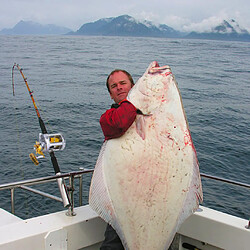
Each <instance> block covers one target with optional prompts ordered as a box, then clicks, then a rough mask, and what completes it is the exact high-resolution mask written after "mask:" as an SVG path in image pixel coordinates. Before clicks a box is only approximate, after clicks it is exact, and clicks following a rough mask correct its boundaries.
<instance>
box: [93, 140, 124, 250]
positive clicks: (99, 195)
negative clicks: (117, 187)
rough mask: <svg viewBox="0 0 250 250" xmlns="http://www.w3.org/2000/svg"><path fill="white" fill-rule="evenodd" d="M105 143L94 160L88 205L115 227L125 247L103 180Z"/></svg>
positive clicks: (121, 231)
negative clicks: (95, 160)
mask: <svg viewBox="0 0 250 250" xmlns="http://www.w3.org/2000/svg"><path fill="white" fill-rule="evenodd" d="M107 143H108V141H105V142H104V144H103V146H102V148H101V151H100V154H99V157H98V159H97V162H96V166H95V170H94V173H93V176H92V180H91V185H90V191H89V205H90V207H91V208H92V209H93V210H94V211H95V212H96V213H97V214H98V215H99V216H100V217H101V218H102V219H103V220H104V221H106V222H107V223H108V224H110V225H111V226H112V227H113V228H114V229H115V231H116V232H117V234H118V235H119V237H120V239H121V241H122V243H123V246H124V247H125V249H127V242H126V239H125V235H124V233H123V230H122V228H121V225H120V223H119V221H118V220H117V215H116V213H115V209H114V207H113V205H112V200H111V198H110V195H109V190H108V186H107V183H106V181H105V180H106V178H105V174H104V171H103V169H102V168H103V166H104V157H103V155H104V152H105V150H106V147H107V146H106V145H107Z"/></svg>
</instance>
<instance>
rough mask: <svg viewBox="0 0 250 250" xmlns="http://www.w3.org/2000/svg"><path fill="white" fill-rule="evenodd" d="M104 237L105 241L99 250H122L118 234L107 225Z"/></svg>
mask: <svg viewBox="0 0 250 250" xmlns="http://www.w3.org/2000/svg"><path fill="white" fill-rule="evenodd" d="M104 236H105V239H104V241H103V243H102V245H101V248H100V250H124V247H123V245H122V242H121V240H120V238H119V236H118V234H117V233H116V231H115V230H114V229H113V227H111V226H110V225H109V224H108V225H107V228H106V231H105V234H104Z"/></svg>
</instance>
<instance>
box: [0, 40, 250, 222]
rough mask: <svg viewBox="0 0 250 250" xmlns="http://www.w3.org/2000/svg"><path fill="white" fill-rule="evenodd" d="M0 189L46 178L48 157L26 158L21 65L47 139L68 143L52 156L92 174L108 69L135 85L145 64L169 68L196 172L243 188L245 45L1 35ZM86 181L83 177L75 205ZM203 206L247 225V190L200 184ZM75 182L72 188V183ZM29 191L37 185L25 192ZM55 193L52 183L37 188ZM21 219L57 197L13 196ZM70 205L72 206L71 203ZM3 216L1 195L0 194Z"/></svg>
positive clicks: (34, 126) (248, 105) (28, 143)
mask: <svg viewBox="0 0 250 250" xmlns="http://www.w3.org/2000/svg"><path fill="white" fill-rule="evenodd" d="M0 44H1V46H0V76H1V79H0V89H1V91H0V95H1V98H0V168H1V172H0V184H3V183H7V182H11V181H19V180H23V179H30V178H36V177H41V176H47V175H52V174H53V168H52V165H51V163H50V159H49V157H47V158H46V159H45V160H43V161H42V163H41V164H40V165H39V166H35V165H34V164H33V163H32V162H31V160H30V159H29V156H28V155H29V153H31V152H34V151H33V145H34V143H35V141H36V140H37V139H38V133H39V132H40V127H39V125H38V120H37V117H36V113H35V111H34V108H33V106H32V102H31V100H30V97H29V94H28V92H27V89H26V87H25V84H24V82H23V79H22V77H21V75H20V73H19V72H18V71H17V70H16V71H15V97H13V96H12V86H11V68H12V66H13V64H14V62H16V63H18V64H20V65H21V67H22V68H23V72H24V74H25V76H26V77H27V78H28V83H29V85H30V88H31V89H32V90H33V92H34V93H33V95H34V98H35V100H36V102H37V105H38V108H39V110H40V113H41V116H42V118H43V120H44V122H45V124H46V126H47V130H48V132H50V133H54V132H62V133H63V134H64V136H65V138H66V140H67V145H66V148H65V150H64V151H62V152H57V153H56V156H57V159H58V162H59V165H60V168H61V171H62V172H67V171H76V170H78V169H79V168H80V167H84V168H93V167H94V165H95V162H96V159H97V156H98V154H99V150H100V147H101V145H102V142H103V135H102V132H101V129H100V127H99V117H100V115H101V114H102V113H103V112H104V111H105V110H106V109H107V108H109V106H110V104H111V100H110V97H109V94H108V92H107V90H106V87H105V80H106V77H107V75H108V74H109V72H111V71H112V70H113V69H114V68H122V69H126V70H127V71H129V72H130V73H131V74H132V76H133V78H134V80H135V81H136V80H137V79H138V78H139V77H140V76H141V75H142V74H143V73H144V71H145V70H146V68H147V67H148V65H149V63H150V62H151V61H153V60H157V61H158V62H159V64H160V65H165V64H168V65H170V66H171V68H172V71H173V73H174V74H175V76H176V79H177V81H178V84H179V88H180V91H181V94H182V98H183V103H184V107H185V111H186V114H187V117H188V121H189V125H190V130H191V133H192V137H193V141H194V144H195V147H196V150H197V154H198V159H199V162H200V170H201V172H203V173H207V174H211V175H216V176H219V177H223V178H229V179H232V180H236V181H240V182H245V183H249V173H250V161H249V159H250V147H249V141H250V140H249V139H250V128H249V123H250V89H249V85H250V83H249V79H250V46H249V45H250V44H249V43H241V42H225V41H206V40H181V39H156V38H124V37H122V38H120V37H85V36H77V37H74V36H41V37H39V36H0ZM90 178H91V175H87V176H86V177H84V180H83V181H84V184H83V185H84V197H83V201H84V204H86V203H87V196H88V185H89V183H90ZM202 183H203V190H204V203H203V205H205V206H208V207H211V208H215V209H218V210H220V211H223V212H227V213H229V214H232V215H236V216H239V217H242V218H246V219H249V216H250V213H249V208H250V192H249V190H247V189H246V188H239V187H235V186H232V185H229V184H225V183H221V182H216V181H213V180H208V179H202ZM76 186H77V185H76ZM34 187H35V188H38V186H34ZM39 189H41V190H43V191H48V192H50V193H52V194H54V195H58V196H59V192H58V188H57V186H56V184H51V183H50V184H45V185H42V186H41V187H39ZM15 197H16V201H15V207H16V214H17V215H18V216H21V217H22V218H29V217H32V216H37V215H42V214H46V213H49V212H52V211H58V210H62V209H63V207H62V205H61V204H60V203H57V202H56V201H51V200H48V199H46V198H42V197H40V196H39V197H37V196H35V195H33V194H29V193H27V192H26V191H23V190H16V191H15ZM77 204H78V203H77V200H76V205H77ZM0 207H3V208H5V209H7V210H9V211H10V191H9V190H8V191H6V190H4V191H0Z"/></svg>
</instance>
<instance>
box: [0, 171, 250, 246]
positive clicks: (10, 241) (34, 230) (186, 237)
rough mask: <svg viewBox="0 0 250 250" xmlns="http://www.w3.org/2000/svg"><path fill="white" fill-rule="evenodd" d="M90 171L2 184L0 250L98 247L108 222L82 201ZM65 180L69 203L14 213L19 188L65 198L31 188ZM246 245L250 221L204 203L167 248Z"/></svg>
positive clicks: (56, 198) (249, 240) (249, 236)
mask: <svg viewBox="0 0 250 250" xmlns="http://www.w3.org/2000/svg"><path fill="white" fill-rule="evenodd" d="M92 172H93V169H83V170H80V171H76V172H69V173H66V174H61V175H54V176H47V177H42V178H37V179H30V180H24V181H18V182H12V183H6V184H2V185H0V191H1V190H6V189H9V190H10V191H11V192H10V193H11V197H10V198H11V212H9V211H7V210H4V209H1V208H0V250H12V249H25V250H29V249H30V250H31V249H32V250H34V249H36V250H40V249H46V250H47V249H53V250H58V249H63V250H64V249H65V250H66V249H67V250H76V249H86V250H95V249H99V248H100V245H101V243H102V241H103V240H104V232H105V229H106V223H105V222H104V221H103V220H102V219H101V218H100V217H99V216H98V215H97V214H96V213H95V212H94V211H93V210H92V209H91V207H90V206H89V205H82V201H81V197H82V190H81V189H82V184H81V183H82V179H81V178H82V175H84V174H91V173H92ZM201 176H203V177H204V178H212V179H215V180H217V181H224V182H228V183H231V184H234V185H238V186H242V188H250V185H248V184H245V183H239V182H234V181H230V180H226V179H221V178H218V177H214V176H208V175H205V174H201ZM62 178H63V179H65V180H66V179H68V180H69V186H68V188H67V190H68V191H69V198H70V205H69V206H68V208H67V209H65V210H63V211H59V212H55V213H50V214H47V215H42V216H38V217H34V218H29V219H22V218H19V217H17V216H16V215H15V206H14V203H15V196H14V191H15V189H17V188H21V189H25V190H27V191H29V192H33V193H36V194H37V195H42V196H45V197H47V198H50V199H54V200H58V201H59V202H62V204H63V199H62V198H60V197H56V196H53V195H50V194H48V193H45V192H41V191H39V190H37V189H34V188H31V187H29V186H30V185H38V184H40V185H41V184H42V183H47V182H51V181H56V180H57V179H62ZM76 178H80V185H79V206H78V207H74V191H75V190H74V180H75V179H76ZM249 246H250V221H248V220H246V219H242V218H239V217H236V216H233V215H229V214H226V213H223V212H220V211H217V210H214V209H211V208H208V207H205V206H199V209H198V210H197V211H196V212H195V213H194V214H192V215H191V216H190V217H189V218H188V219H187V220H186V221H185V222H184V223H183V224H182V226H181V228H180V229H179V231H178V233H177V234H176V236H175V239H174V241H173V243H172V245H171V249H178V250H185V249H204V250H217V249H227V250H236V249H239V250H248V249H250V248H249Z"/></svg>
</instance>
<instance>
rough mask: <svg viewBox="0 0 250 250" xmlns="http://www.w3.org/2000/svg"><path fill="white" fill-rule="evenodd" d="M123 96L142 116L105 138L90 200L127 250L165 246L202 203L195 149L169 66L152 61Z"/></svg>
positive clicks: (149, 249) (93, 179)
mask: <svg viewBox="0 0 250 250" xmlns="http://www.w3.org/2000/svg"><path fill="white" fill-rule="evenodd" d="M127 99H128V100H129V101H130V102H131V103H133V104H134V106H135V107H136V108H138V109H140V110H141V111H142V113H143V114H144V115H137V117H136V120H135V122H134V123H133V124H132V125H131V127H130V128H129V129H128V131H127V132H126V133H125V134H124V135H123V136H121V137H120V138H116V139H112V140H108V141H106V142H104V144H103V146H102V149H101V151H100V154H99V157H98V160H97V163H96V166H95V171H94V174H93V177H92V182H91V187H90V198H89V204H90V206H91V207H92V208H93V209H94V210H95V211H96V212H97V213H98V214H99V215H100V216H101V217H102V218H103V219H104V220H105V221H106V222H108V223H109V224H111V225H112V227H113V228H114V229H115V230H116V231H117V233H118V235H119V236H120V238H121V240H122V243H123V245H124V247H125V248H126V249H131V250H140V249H141V250H142V249H143V250H145V249H146V250H151V249H152V250H157V249H159V250H163V249H167V248H168V247H169V245H170V244H171V241H172V240H173V237H174V235H175V233H176V232H177V230H178V229H179V227H180V225H181V224H182V222H183V221H184V220H185V219H186V218H187V217H188V216H190V215H191V214H192V213H193V212H194V211H195V210H196V209H197V208H198V206H199V200H200V201H202V187H201V179H200V173H199V166H198V161H197V156H196V151H195V147H194V145H193V141H192V138H191V134H190V131H189V127H188V123H187V120H186V115H185V111H184V108H183V105H182V100H181V96H180V92H179V89H178V86H177V83H176V81H175V78H174V76H173V74H172V72H171V69H170V67H169V66H163V67H159V65H158V63H157V62H152V63H151V64H150V65H149V67H148V69H147V70H146V72H145V73H144V74H143V76H142V77H141V78H140V79H139V80H138V81H137V83H136V84H135V86H134V87H133V88H132V89H131V90H130V92H129V95H128V98H127Z"/></svg>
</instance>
